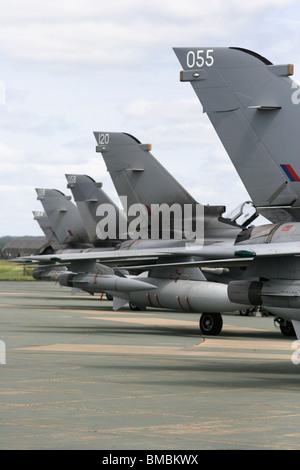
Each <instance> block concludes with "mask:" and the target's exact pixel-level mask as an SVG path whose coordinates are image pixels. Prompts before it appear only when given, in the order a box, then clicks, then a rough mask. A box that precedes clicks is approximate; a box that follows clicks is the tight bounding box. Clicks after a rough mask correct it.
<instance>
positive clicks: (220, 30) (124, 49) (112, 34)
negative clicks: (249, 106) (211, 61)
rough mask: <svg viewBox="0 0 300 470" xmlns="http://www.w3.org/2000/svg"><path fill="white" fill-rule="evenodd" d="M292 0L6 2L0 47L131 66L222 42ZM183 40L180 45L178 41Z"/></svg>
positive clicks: (45, 58)
mask: <svg viewBox="0 0 300 470" xmlns="http://www.w3.org/2000/svg"><path fill="white" fill-rule="evenodd" d="M293 3H295V1H294V2H293V1H292V0H277V1H276V0H261V1H258V0H257V1H253V2H239V1H237V0H229V1H228V2H223V1H221V0H211V1H210V2H209V3H207V4H206V5H203V3H202V2H198V1H197V0H186V1H185V2H181V1H178V0H172V1H171V0H166V1H164V2H161V1H158V0H144V1H143V2H140V1H138V0H131V1H126V2H122V1H120V0H119V1H116V0H112V1H110V2H96V1H95V0H86V1H82V0H77V1H75V2H70V1H63V2H60V1H53V2H47V3H45V4H44V3H43V4H41V3H40V2H39V1H37V0H27V1H26V3H25V5H26V7H24V2H23V1H22V2H21V0H12V1H10V2H6V8H5V9H2V11H1V20H0V44H1V47H0V49H1V50H2V51H3V52H4V53H5V54H9V55H10V56H11V57H14V58H19V59H23V60H25V59H26V60H29V61H33V62H38V63H40V64H42V63H44V64H48V65H49V66H50V65H51V64H52V65H53V64H55V65H56V66H58V65H60V67H63V68H65V67H72V66H74V65H78V64H82V65H83V66H84V65H85V66H94V67H96V66H99V65H102V66H103V65H106V66H114V67H118V66H132V65H133V64H137V63H142V62H143V61H145V60H146V59H149V57H150V51H152V52H153V51H156V52H157V53H162V51H163V49H164V48H166V47H170V44H173V45H176V46H177V45H179V44H178V42H179V43H181V44H182V43H185V44H186V42H185V41H193V42H195V43H196V42H197V41H199V40H203V38H206V40H211V39H212V38H214V40H216V39H217V40H224V39H225V40H226V38H227V39H228V38H230V36H231V34H232V31H233V30H234V31H235V32H237V31H242V30H243V28H244V27H245V25H249V23H250V22H251V21H254V22H255V24H256V25H257V15H259V14H262V13H263V12H265V11H267V10H268V9H270V8H273V9H274V8H278V9H281V8H284V7H286V6H288V5H291V4H293ZM183 45H184V44H183Z"/></svg>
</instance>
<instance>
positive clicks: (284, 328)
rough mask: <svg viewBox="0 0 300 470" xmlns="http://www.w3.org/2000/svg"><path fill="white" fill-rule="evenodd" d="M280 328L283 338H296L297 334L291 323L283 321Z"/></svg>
mask: <svg viewBox="0 0 300 470" xmlns="http://www.w3.org/2000/svg"><path fill="white" fill-rule="evenodd" d="M279 327H280V331H281V333H282V334H283V336H289V337H292V336H296V333H295V330H294V327H293V323H292V322H291V321H288V320H282V321H281V322H280V323H279Z"/></svg>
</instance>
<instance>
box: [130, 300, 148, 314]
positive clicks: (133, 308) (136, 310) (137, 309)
mask: <svg viewBox="0 0 300 470" xmlns="http://www.w3.org/2000/svg"><path fill="white" fill-rule="evenodd" d="M129 307H130V310H133V311H134V312H140V311H142V310H146V309H145V308H141V307H139V306H138V305H135V304H134V303H132V302H129Z"/></svg>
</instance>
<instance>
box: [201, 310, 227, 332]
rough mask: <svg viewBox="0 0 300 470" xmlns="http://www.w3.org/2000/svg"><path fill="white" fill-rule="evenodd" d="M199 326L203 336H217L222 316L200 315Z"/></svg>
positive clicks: (220, 328)
mask: <svg viewBox="0 0 300 470" xmlns="http://www.w3.org/2000/svg"><path fill="white" fill-rule="evenodd" d="M199 326H200V331H201V333H203V334H204V335H210V336H217V335H218V334H219V333H220V332H221V331H222V327H223V319H222V315H221V314H220V313H202V315H201V317H200V320H199Z"/></svg>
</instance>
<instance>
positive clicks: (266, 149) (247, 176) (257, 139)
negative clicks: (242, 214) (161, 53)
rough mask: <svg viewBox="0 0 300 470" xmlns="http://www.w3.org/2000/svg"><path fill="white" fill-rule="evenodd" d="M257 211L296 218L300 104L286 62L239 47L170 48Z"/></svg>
mask: <svg viewBox="0 0 300 470" xmlns="http://www.w3.org/2000/svg"><path fill="white" fill-rule="evenodd" d="M174 52H175V54H176V55H177V58H178V60H179V62H180V63H181V66H182V67H183V70H182V72H181V74H180V79H181V81H183V82H190V83H191V85H192V87H193V89H194V91H195V93H196V95H197V97H198V99H199V100H200V102H201V104H202V106H203V112H205V113H207V115H208V117H209V119H210V121H211V123H212V125H213V127H214V128H215V130H216V132H217V134H218V136H219V138H220V140H221V142H222V144H223V145H224V147H225V149H226V151H227V153H228V155H229V157H230V159H231V160H232V162H233V164H234V166H235V168H236V170H237V172H238V174H239V176H240V178H241V180H242V181H243V183H244V185H245V187H246V189H247V191H248V193H249V194H250V197H251V198H252V201H253V203H254V205H255V206H256V207H257V209H258V211H259V212H260V213H261V214H262V215H265V216H266V217H268V218H269V219H270V220H272V222H278V221H284V220H300V160H299V155H298V153H299V151H298V149H299V147H300V133H299V129H298V123H299V120H300V107H299V106H297V105H298V104H299V103H300V99H299V98H298V96H297V95H299V88H298V86H297V85H296V84H295V83H294V82H293V81H292V80H291V78H290V75H292V73H293V66H292V65H291V64H284V65H273V64H272V63H271V62H270V61H269V60H267V59H266V58H264V57H262V56H260V55H259V54H257V53H255V52H253V51H249V50H246V49H242V48H238V47H216V48H174Z"/></svg>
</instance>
